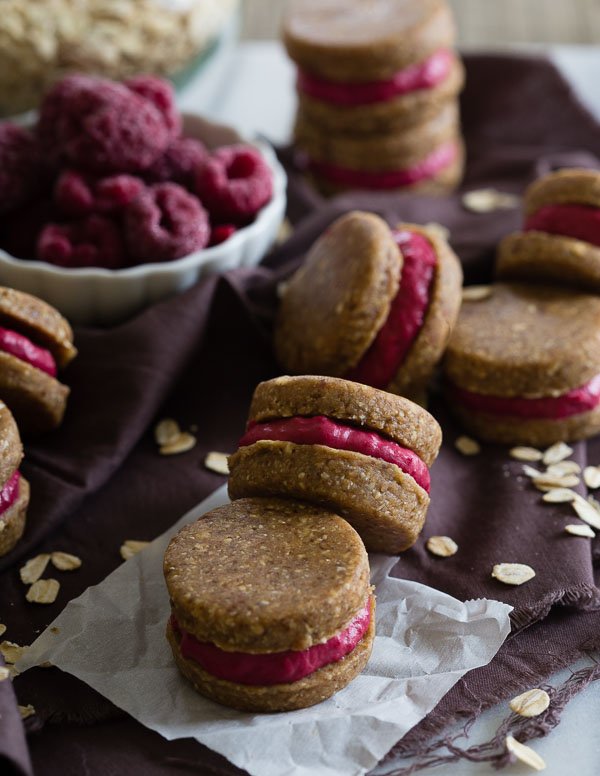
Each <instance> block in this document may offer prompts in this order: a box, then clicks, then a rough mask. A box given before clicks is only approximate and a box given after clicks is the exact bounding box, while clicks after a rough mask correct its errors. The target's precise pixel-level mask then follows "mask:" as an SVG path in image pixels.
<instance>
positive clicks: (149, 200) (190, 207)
mask: <svg viewBox="0 0 600 776" xmlns="http://www.w3.org/2000/svg"><path fill="white" fill-rule="evenodd" d="M209 234H210V227H209V224H208V215H207V213H206V210H204V208H203V207H202V205H201V204H200V202H199V200H198V199H197V197H195V196H194V195H193V194H189V193H188V192H187V191H186V190H185V189H184V188H182V187H181V186H178V185H177V184H176V183H157V184H155V185H154V186H150V187H149V188H147V189H145V190H144V191H143V192H142V193H141V194H140V195H139V196H138V197H136V199H134V201H133V202H132V203H131V204H130V205H129V206H128V208H127V210H126V214H125V236H126V239H127V244H128V246H129V253H130V254H131V256H132V257H133V258H134V259H136V260H137V261H140V262H156V261H170V260H171V259H179V258H180V257H182V256H186V255H187V254H188V253H192V252H193V251H197V250H200V249H201V248H204V246H205V245H206V244H207V243H208V238H209Z"/></svg>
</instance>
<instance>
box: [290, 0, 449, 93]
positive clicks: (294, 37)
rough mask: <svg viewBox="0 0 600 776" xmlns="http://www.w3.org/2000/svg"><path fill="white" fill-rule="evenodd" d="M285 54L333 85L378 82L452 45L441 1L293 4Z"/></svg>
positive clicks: (298, 0)
mask: <svg viewBox="0 0 600 776" xmlns="http://www.w3.org/2000/svg"><path fill="white" fill-rule="evenodd" d="M283 40H284V43H285V46H286V48H287V51H288V54H289V56H290V57H291V59H293V60H294V61H295V62H296V63H297V64H298V65H299V66H300V67H302V68H304V69H306V70H308V71H309V72H312V73H315V74H317V75H321V76H322V77H324V78H328V79H331V80H332V81H342V82H343V81H350V82H352V81H356V82H365V81H377V80H383V79H385V78H389V77H390V76H391V75H393V74H394V73H396V72H397V71H398V70H402V69H404V68H405V67H407V66H408V65H411V64H414V63H416V62H421V61H422V60H424V59H426V58H427V57H428V56H430V55H431V54H432V53H433V52H435V51H438V50H439V49H441V48H449V47H451V46H452V45H453V44H454V40H455V28H454V21H453V18H452V13H451V11H450V8H449V6H448V4H447V2H445V0H377V2H364V0H294V2H291V3H290V4H289V5H288V9H287V13H286V15H285V17H284V21H283Z"/></svg>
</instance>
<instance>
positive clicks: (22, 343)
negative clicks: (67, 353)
mask: <svg viewBox="0 0 600 776" xmlns="http://www.w3.org/2000/svg"><path fill="white" fill-rule="evenodd" d="M0 350H2V351H4V353H10V355H11V356H14V357H15V358H18V359H19V360H20V361H25V362H26V363H28V364H31V366H34V367H35V368H36V369H41V370H42V372H46V374H49V375H50V376H51V377H56V361H55V360H54V358H53V356H52V353H50V351H49V350H46V349H45V348H40V347H38V346H37V345H34V344H33V342H32V341H31V340H30V339H27V337H24V336H23V335H22V334H17V332H16V331H11V330H10V329H3V328H1V327H0Z"/></svg>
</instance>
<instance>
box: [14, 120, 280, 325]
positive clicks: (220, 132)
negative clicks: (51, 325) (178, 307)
mask: <svg viewBox="0 0 600 776" xmlns="http://www.w3.org/2000/svg"><path fill="white" fill-rule="evenodd" d="M184 134H185V135H186V136H188V137H195V138H198V139H199V140H202V141H203V142H204V143H205V144H206V145H207V146H208V147H209V148H214V147H216V146H219V145H228V144H230V143H239V142H249V141H247V140H244V139H243V138H240V136H239V135H238V134H237V132H235V130H233V129H231V128H229V127H224V126H221V125H218V124H212V123H210V122H208V121H205V120H204V119H201V118H199V117H198V116H192V115H186V116H184ZM251 145H254V146H256V147H257V148H258V149H259V151H260V152H261V154H262V155H263V157H264V158H265V159H266V161H267V163H268V164H269V167H270V168H271V171H272V173H273V197H272V199H271V201H270V202H269V203H268V204H267V205H265V207H263V208H262V210H261V211H260V212H259V213H258V215H257V216H256V218H255V220H254V221H253V223H251V224H250V225H249V226H246V227H244V228H243V229H240V230H239V231H237V232H235V234H233V235H232V236H231V237H230V238H229V239H228V240H226V241H225V242H224V243H221V244H220V245H215V246H214V247H212V248H204V249H203V250H201V251H196V252H195V253H191V254H190V255H189V256H184V257H183V258H181V259H175V260H174V261H168V262H160V263H155V264H139V265H138V266H135V267H129V268H127V269H117V270H109V269H101V268H95V267H89V268H88V267H86V268H82V269H65V268H63V267H56V266H54V265H53V264H48V263H47V262H44V261H33V260H23V259H17V258H14V257H13V256H11V255H10V254H8V253H6V252H5V251H3V250H0V285H4V286H10V287H11V288H17V289H19V290H20V291H27V292H28V293H30V294H34V295H35V296H38V297H40V298H41V299H44V300H45V301H46V302H48V303H49V304H51V305H53V306H54V307H56V308H57V309H58V310H60V312H61V313H62V314H63V315H64V316H65V317H67V318H68V319H69V320H70V321H71V322H72V323H76V324H88V325H110V324H114V323H119V322H121V321H123V320H125V319H127V318H129V317H131V316H132V315H134V314H135V313H137V312H139V311H141V310H142V309H144V308H145V307H148V306H149V305H151V304H153V303H154V302H158V301H159V300H161V299H165V298H166V297H168V296H172V295H173V294H177V293H180V292H181V291H185V290H186V289H187V288H189V287H190V286H192V285H194V283H196V282H197V281H198V280H200V279H201V278H202V277H204V276H205V275H207V274H209V273H213V272H225V271H226V270H230V269H234V268H236V267H252V266H255V265H257V264H258V263H259V262H260V261H261V259H262V258H263V257H264V255H265V254H266V253H267V251H268V250H269V248H270V247H271V246H272V245H273V242H274V241H275V238H276V236H277V233H278V231H279V227H280V226H281V222H282V221H283V218H284V215H285V205H286V195H285V189H286V175H285V172H284V171H283V168H282V167H281V165H280V164H279V162H278V160H277V157H276V156H275V154H274V152H273V150H272V149H271V148H270V147H269V146H268V145H267V144H265V143H260V142H257V143H254V142H253V143H251Z"/></svg>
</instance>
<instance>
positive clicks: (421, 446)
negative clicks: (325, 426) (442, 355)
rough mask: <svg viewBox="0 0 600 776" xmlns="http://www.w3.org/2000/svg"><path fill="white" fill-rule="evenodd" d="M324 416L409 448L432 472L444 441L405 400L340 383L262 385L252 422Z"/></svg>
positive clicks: (432, 422) (310, 380)
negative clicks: (375, 433)
mask: <svg viewBox="0 0 600 776" xmlns="http://www.w3.org/2000/svg"><path fill="white" fill-rule="evenodd" d="M315 415H325V416H326V417H329V418H332V419H334V420H339V421H345V422H347V423H350V424H353V425H356V426H358V427H360V428H367V429H369V430H371V431H376V432H379V433H381V434H383V435H384V436H386V437H389V438H390V439H391V440H392V441H393V442H396V443H398V444H399V445H402V446H403V447H407V448H408V449H409V450H412V451H413V452H415V453H416V454H417V455H418V456H419V457H420V458H422V460H423V461H424V462H425V463H426V464H427V466H431V464H432V463H433V461H434V460H435V458H436V456H437V454H438V451H439V448H440V444H441V441H442V431H441V428H440V426H439V424H438V422H437V421H436V419H435V418H434V417H433V416H432V415H430V414H429V412H427V410H425V409H423V407H421V406H420V405H418V404H415V403H414V402H412V401H410V400H409V399H405V398H404V397H402V396H396V395H395V394H392V393H388V392H387V391H380V390H378V389H377V388H371V387H370V386H368V385H363V384H362V383H355V382H352V381H350V380H342V379H340V378H336V377H320V376H316V375H300V376H297V377H289V376H284V377H276V378H275V379H273V380H267V381H266V382H263V383H259V384H258V386H257V387H256V390H255V392H254V396H253V398H252V404H251V405H250V413H249V420H250V421H255V422H257V423H261V422H263V421H267V420H273V419H275V418H290V417H296V416H303V417H310V416H315Z"/></svg>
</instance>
